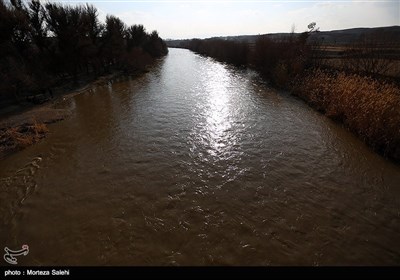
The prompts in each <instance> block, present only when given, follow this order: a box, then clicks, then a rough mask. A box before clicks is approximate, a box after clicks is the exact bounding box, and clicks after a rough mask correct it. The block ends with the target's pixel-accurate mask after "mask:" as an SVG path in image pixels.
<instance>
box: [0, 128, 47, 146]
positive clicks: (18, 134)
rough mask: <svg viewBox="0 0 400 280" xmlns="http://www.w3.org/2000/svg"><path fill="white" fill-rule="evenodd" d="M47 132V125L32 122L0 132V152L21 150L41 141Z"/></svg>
mask: <svg viewBox="0 0 400 280" xmlns="http://www.w3.org/2000/svg"><path fill="white" fill-rule="evenodd" d="M47 132H48V128H47V125H46V124H44V123H38V122H36V121H33V122H31V123H25V124H23V125H19V126H15V127H8V128H3V129H1V130H0V152H3V153H4V152H7V151H13V150H21V149H23V148H26V147H27V146H30V145H32V144H34V143H36V142H38V141H39V140H40V139H42V138H43V137H44V136H45V135H46V133H47Z"/></svg>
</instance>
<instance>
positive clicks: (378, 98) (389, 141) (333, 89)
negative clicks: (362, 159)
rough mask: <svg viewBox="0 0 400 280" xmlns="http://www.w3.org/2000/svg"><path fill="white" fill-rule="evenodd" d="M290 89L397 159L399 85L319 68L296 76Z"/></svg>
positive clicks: (399, 155)
mask: <svg viewBox="0 0 400 280" xmlns="http://www.w3.org/2000/svg"><path fill="white" fill-rule="evenodd" d="M293 92H294V93H295V94H296V95H298V96H300V97H301V98H303V99H304V100H306V101H307V102H308V103H310V104H311V105H313V106H314V107H316V108H317V109H319V110H321V111H323V112H325V114H326V115H327V116H329V117H331V118H333V119H335V120H338V121H341V122H343V123H344V124H345V125H346V126H347V127H348V128H349V129H350V130H352V131H353V132H355V133H356V134H357V135H358V136H359V137H360V138H361V139H363V140H364V141H365V142H366V143H368V144H369V145H370V146H371V147H373V148H374V149H375V150H377V151H379V152H382V153H383V154H384V155H386V156H388V157H391V158H393V159H396V160H400V88H399V87H397V86H395V85H394V84H390V83H385V82H380V81H378V80H375V79H373V78H368V77H364V76H360V75H357V74H352V75H349V74H345V73H343V72H337V73H332V72H329V71H324V70H320V69H314V70H311V71H308V72H307V73H305V74H303V75H302V76H300V77H298V79H296V82H295V83H294V86H293Z"/></svg>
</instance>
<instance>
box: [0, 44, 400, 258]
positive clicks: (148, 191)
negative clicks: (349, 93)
mask: <svg viewBox="0 0 400 280" xmlns="http://www.w3.org/2000/svg"><path fill="white" fill-rule="evenodd" d="M60 108H67V109H70V110H71V111H72V116H71V117H70V118H69V119H67V120H65V121H62V122H59V123H56V124H52V125H50V131H51V132H50V134H49V135H48V136H47V137H46V139H45V140H43V141H41V142H40V143H38V144H36V145H34V146H31V147H29V148H27V149H25V150H23V151H21V152H18V153H15V154H13V155H11V156H8V157H7V158H5V159H3V160H1V162H0V187H1V189H0V214H1V220H0V222H1V223H0V225H1V228H0V247H1V250H3V247H6V246H7V247H9V248H10V249H20V248H21V246H22V245H23V244H27V245H29V254H28V255H27V256H20V257H18V263H19V264H22V265H341V264H344V265H354V264H355V265H398V264H399V263H400V167H399V166H398V165H394V164H393V163H391V162H389V161H387V160H385V159H383V158H382V157H380V156H379V155H377V154H375V153H373V152H372V151H371V150H369V149H368V148H367V147H366V146H365V145H364V144H363V143H362V142H361V141H360V140H358V139H357V138H356V137H354V136H353V135H352V134H351V133H349V132H348V131H346V130H345V129H343V128H342V127H340V126H339V125H337V124H335V123H334V122H332V121H331V120H329V119H328V118H326V117H324V116H322V115H321V114H319V113H318V112H315V111H314V110H313V109H311V108H309V107H308V106H307V105H305V104H304V103H303V102H302V101H300V100H298V99H296V98H294V97H292V96H290V95H289V94H287V93H284V92H279V91H276V90H274V89H271V88H270V87H268V85H266V84H265V83H263V82H262V80H261V79H260V78H259V77H258V76H257V74H256V73H254V72H252V71H250V70H243V69H237V68H234V67H231V66H228V65H225V64H222V63H219V62H216V61H215V60H213V59H210V58H205V57H202V56H199V55H196V54H194V53H192V52H190V51H187V50H181V49H170V52H169V55H168V56H167V57H165V58H163V59H161V60H160V61H159V62H158V63H157V64H156V65H155V66H154V67H153V69H151V71H150V72H149V73H147V74H145V75H143V76H141V77H139V78H136V79H122V80H120V81H114V82H113V83H110V84H109V85H106V86H99V87H97V88H95V90H94V91H91V92H86V93H84V94H80V95H77V96H75V97H73V98H71V99H69V100H67V101H65V102H64V103H62V104H61V105H60ZM1 264H2V265H4V264H5V262H4V260H2V261H1Z"/></svg>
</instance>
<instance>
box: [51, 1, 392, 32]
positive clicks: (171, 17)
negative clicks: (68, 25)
mask: <svg viewBox="0 0 400 280" xmlns="http://www.w3.org/2000/svg"><path fill="white" fill-rule="evenodd" d="M52 2H63V3H86V2H88V3H91V4H93V5H95V6H96V7H97V8H98V9H99V13H100V19H101V20H104V19H105V16H106V15H107V14H113V15H116V16H118V17H120V18H121V19H122V20H123V21H124V22H125V23H126V24H128V25H131V24H143V25H144V26H145V27H146V29H147V30H148V31H152V30H157V31H158V32H159V34H160V36H161V37H162V38H164V39H168V38H171V39H179V38H207V37H212V36H224V35H247V34H249V35H250V34H264V33H275V32H290V31H291V29H292V26H293V25H294V26H295V31H296V32H302V31H305V30H306V29H307V25H308V24H309V23H310V22H313V21H314V22H316V23H317V26H319V27H320V30H321V31H322V30H335V29H346V28H353V27H378V26H392V25H400V1H399V0H389V1H385V0H380V1H379V0H378V1H371V0H366V1H357V0H356V1H341V0H336V1H312V0H311V1H294V0H292V1H273V0H272V1H271V0H270V1H262V0H258V1H238V0H236V1H235V0H232V1H228V0H221V1H218V0H217V1H207V0H203V1H201V0H197V1H196V0H194V1H193V0H192V1H190V0H188V1H184V0H176V1H169V0H159V1H135V0H97V1H96V0H93V1H91V0H88V1H76V0H63V1H60V0H55V1H52Z"/></svg>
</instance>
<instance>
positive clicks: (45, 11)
mask: <svg viewBox="0 0 400 280" xmlns="http://www.w3.org/2000/svg"><path fill="white" fill-rule="evenodd" d="M0 19H1V20H0V30H1V32H0V81H1V82H0V108H1V107H2V106H7V105H9V104H10V103H13V102H14V103H15V102H20V101H23V100H26V97H27V96H28V95H32V94H35V93H39V92H43V90H45V89H48V88H50V87H52V86H54V85H55V84H60V83H61V84H62V83H63V82H65V81H67V80H68V79H69V80H75V81H76V80H77V79H78V77H79V76H82V75H91V76H94V77H96V76H99V75H102V74H105V73H110V72H112V71H116V70H122V71H127V72H129V71H135V70H138V69H143V68H144V66H145V65H147V64H149V63H151V61H152V60H153V59H154V58H157V57H160V56H163V55H165V54H167V52H168V48H167V46H166V44H165V42H164V41H163V40H162V39H161V38H160V37H159V35H158V33H157V31H153V32H151V33H147V32H146V30H145V28H144V27H143V25H132V26H129V27H128V26H127V25H126V24H125V23H124V22H123V21H122V20H121V19H119V18H118V17H115V16H112V15H108V16H107V17H106V20H105V23H101V22H100V21H99V19H98V11H97V9H96V8H95V7H94V6H92V5H89V4H86V5H84V6H83V5H77V6H68V5H63V4H59V3H51V2H48V3H45V4H43V3H42V2H40V1H39V0H30V1H28V2H22V0H10V1H8V0H0Z"/></svg>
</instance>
